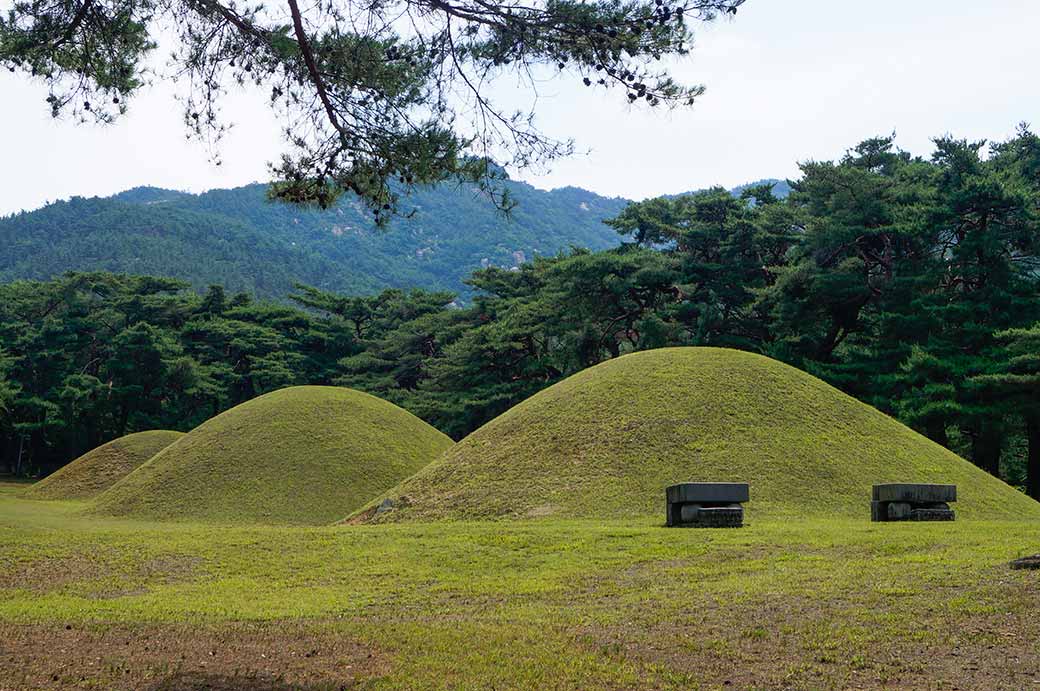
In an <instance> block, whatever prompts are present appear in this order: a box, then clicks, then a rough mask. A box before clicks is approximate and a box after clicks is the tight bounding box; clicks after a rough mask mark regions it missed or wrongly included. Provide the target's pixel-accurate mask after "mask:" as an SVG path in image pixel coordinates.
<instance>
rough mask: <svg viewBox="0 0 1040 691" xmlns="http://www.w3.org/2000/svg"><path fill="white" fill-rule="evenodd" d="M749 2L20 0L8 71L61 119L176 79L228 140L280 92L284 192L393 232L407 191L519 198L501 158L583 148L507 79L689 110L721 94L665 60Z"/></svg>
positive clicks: (279, 173) (275, 192)
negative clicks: (349, 206)
mask: <svg viewBox="0 0 1040 691" xmlns="http://www.w3.org/2000/svg"><path fill="white" fill-rule="evenodd" d="M743 2H744V0H684V1H683V2H679V3H673V2H667V3H666V2H664V1H663V0H655V1H654V2H651V1H650V0H626V1H625V2H620V1H618V0H599V1H597V2H584V1H582V2H577V1H575V0H546V1H544V2H537V3H534V4H529V3H517V2H514V1H513V0H504V1H500V2H497V3H488V2H484V1H483V0H475V1H474V0H451V1H445V0H441V1H438V2H436V3H433V4H430V3H424V2H418V1H417V0H396V1H390V0H386V1H384V2H379V3H374V4H363V3H354V2H351V1H350V0H330V1H329V2H326V3H323V4H319V5H313V4H305V5H302V6H301V4H300V3H298V2H297V0H288V3H287V6H284V7H279V8H277V9H275V8H271V7H266V6H264V5H255V6H249V7H242V6H236V4H235V3H234V2H230V1H228V0H205V1H204V2H195V1H194V0H191V1H189V0H185V1H174V2H155V1H154V0H132V1H131V0H72V1H70V2H63V3H57V4H48V3H44V4H41V3H38V2H31V1H26V0H18V1H17V2H14V3H12V4H11V6H10V7H9V8H7V9H6V10H5V12H4V14H3V15H0V66H3V67H5V68H7V69H9V70H10V71H11V72H21V73H23V74H25V75H26V76H27V77H28V78H32V79H34V80H37V81H41V82H43V83H44V84H46V85H47V87H48V89H49V91H50V94H49V96H48V97H47V104H48V106H49V110H50V112H51V114H52V115H53V116H54V117H57V116H59V115H60V114H62V113H65V112H69V111H71V112H72V113H74V114H75V115H77V116H78V117H80V118H81V119H84V120H86V119H88V118H93V119H96V120H98V121H100V122H110V121H112V120H113V119H115V118H116V117H118V116H119V115H121V114H122V113H124V112H125V110H126V107H127V105H126V104H127V101H128V100H129V99H131V98H132V97H133V96H134V95H135V94H136V92H137V90H138V88H139V87H140V86H141V85H142V84H143V83H145V82H146V81H147V80H148V79H154V78H160V79H162V78H165V79H167V80H171V81H172V80H176V81H177V82H178V85H179V86H180V87H182V89H183V92H184V101H185V113H184V122H185V125H186V127H187V129H188V132H189V138H190V137H191V136H195V137H198V138H199V139H202V140H203V141H205V142H206V143H208V144H210V145H211V146H212V145H214V144H216V143H217V142H218V141H219V140H220V138H221V136H222V135H223V134H224V133H225V132H226V130H227V129H228V127H230V124H228V123H225V122H223V121H222V119H221V116H220V112H221V105H222V103H223V101H224V98H225V96H226V95H227V93H228V91H229V90H230V89H235V90H239V89H242V88H249V87H252V88H255V89H257V90H259V91H260V92H261V93H264V94H269V95H270V106H271V108H272V109H273V110H274V112H275V114H276V115H277V116H278V117H279V118H280V119H281V121H282V123H283V125H284V128H283V129H284V136H285V140H286V143H287V144H288V147H289V150H288V152H286V153H284V154H283V155H282V157H281V161H280V162H279V163H278V164H275V165H272V166H271V172H272V173H273V174H274V175H275V177H276V180H275V182H274V184H272V186H271V187H270V189H269V190H268V194H269V196H270V197H272V198H274V199H279V200H284V201H289V202H294V203H297V204H300V205H315V206H318V207H320V208H323V209H324V208H329V207H330V206H332V205H333V204H334V203H335V202H336V201H337V200H338V199H339V198H340V197H341V196H342V195H343V194H344V193H349V194H351V195H352V197H353V200H354V201H360V202H361V203H363V204H364V205H365V206H366V207H367V210H368V211H369V212H370V213H371V214H372V215H374V219H375V221H376V222H377V223H380V224H383V223H385V222H386V220H387V218H388V217H389V216H391V215H392V214H393V213H394V212H396V211H397V209H398V201H399V192H400V191H401V190H402V189H404V190H414V189H416V188H421V187H423V186H430V185H433V184H436V183H439V182H443V181H447V180H456V181H463V182H469V183H474V184H476V185H478V187H479V188H480V189H481V190H482V191H484V192H485V193H487V194H488V195H490V196H491V197H492V198H493V199H494V200H495V201H496V203H497V206H499V207H501V208H509V207H510V206H511V204H512V202H511V200H510V195H509V190H508V189H505V188H502V187H500V186H499V185H498V184H497V183H498V182H500V181H501V180H502V178H503V175H502V168H501V166H502V165H512V166H513V167H516V168H525V167H529V166H531V165H534V164H539V163H545V162H548V161H551V160H554V159H557V158H559V157H561V156H565V155H567V154H569V153H571V151H572V149H573V147H572V144H571V143H570V142H567V141H563V142H561V141H556V140H553V139H550V138H549V137H547V136H545V135H544V134H543V133H542V132H541V131H540V130H539V129H538V128H537V127H536V126H535V125H534V120H535V117H534V116H535V113H534V111H533V109H531V110H530V111H529V112H527V113H524V112H522V111H520V112H516V113H511V112H509V111H507V110H505V109H503V108H501V107H499V106H496V105H495V103H494V99H493V98H492V96H493V95H492V94H491V93H490V91H491V89H490V88H489V85H491V84H493V83H495V82H496V81H497V80H500V79H502V78H503V77H509V78H513V79H514V80H516V81H517V82H518V83H520V84H522V85H524V86H526V88H528V89H530V90H531V91H534V90H536V89H537V86H538V84H539V83H541V82H543V81H544V80H545V79H546V78H547V77H550V76H557V77H569V79H570V80H571V81H572V82H574V83H578V81H579V80H581V82H583V83H584V84H585V85H586V86H591V85H592V80H593V78H595V79H596V81H597V84H598V85H599V86H602V87H603V88H604V89H608V90H612V91H614V92H620V93H621V94H623V98H625V99H626V100H627V102H628V103H630V104H633V103H636V102H637V101H638V103H639V105H644V104H645V105H648V106H651V107H654V106H658V105H664V106H669V107H681V106H690V105H692V104H693V101H694V99H695V98H697V97H699V96H700V95H701V94H702V93H703V92H704V87H703V86H701V85H699V84H688V85H687V84H680V83H679V82H677V81H676V80H675V79H673V78H672V76H671V75H670V74H669V71H668V70H667V69H663V68H662V67H661V66H660V65H659V64H658V61H659V60H661V58H662V57H663V56H674V55H686V54H687V53H688V52H689V48H688V46H689V44H690V43H691V41H692V39H693V32H692V26H691V25H692V24H694V23H698V22H708V21H711V20H712V19H714V18H715V17H716V16H717V15H718V14H720V13H721V14H727V15H731V14H736V12H737V8H738V7H739V6H740V5H741V4H743ZM419 16H421V20H419V21H408V22H401V21H400V19H401V18H402V17H419ZM159 33H163V35H164V39H165V41H167V42H169V43H170V44H171V45H172V51H171V52H170V54H169V65H168V67H169V72H167V73H165V74H162V73H160V74H159V75H156V74H155V72H154V71H153V70H152V69H150V68H148V67H146V64H147V62H148V57H149V55H150V53H151V52H152V51H153V50H154V49H155V48H156V46H157V45H158V44H157V36H158V34H159ZM146 75H147V77H146Z"/></svg>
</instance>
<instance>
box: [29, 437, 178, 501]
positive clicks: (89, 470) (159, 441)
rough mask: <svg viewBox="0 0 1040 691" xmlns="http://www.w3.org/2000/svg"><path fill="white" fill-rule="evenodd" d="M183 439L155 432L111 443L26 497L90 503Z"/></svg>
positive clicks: (49, 478)
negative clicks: (82, 500) (91, 498)
mask: <svg viewBox="0 0 1040 691" xmlns="http://www.w3.org/2000/svg"><path fill="white" fill-rule="evenodd" d="M182 436H184V433H183V432H171V431H170V430H165V429H158V430H150V431H148V432H136V433H134V434H128V435H126V436H124V437H119V438H118V439H113V440H112V441H110V442H108V443H107V444H102V445H101V446H99V447H97V448H96V449H94V450H93V451H88V452H87V453H85V454H83V455H82V456H80V457H79V458H77V459H76V460H74V461H72V462H71V463H69V464H68V465H66V466H64V467H62V468H60V469H58V470H56V471H55V472H53V473H51V474H50V475H48V476H47V477H45V478H44V479H42V480H40V481H39V482H37V483H36V484H34V485H33V486H32V487H30V488H29V490H28V491H27V492H26V493H25V496H26V498H28V499H89V498H90V497H93V496H95V495H98V494H100V493H101V492H104V491H105V490H106V489H108V488H109V487H111V486H112V485H114V484H115V483H117V482H118V481H120V480H122V479H123V478H124V477H126V476H127V475H129V474H130V473H131V472H133V471H134V470H135V469H136V468H137V467H138V466H140V465H141V464H142V463H144V462H146V461H147V460H148V459H149V458H151V457H152V456H154V455H155V454H157V453H159V452H160V451H162V450H163V449H165V448H166V447H167V446H169V445H170V444H172V443H173V442H175V441H177V440H178V439H179V438H180V437H182Z"/></svg>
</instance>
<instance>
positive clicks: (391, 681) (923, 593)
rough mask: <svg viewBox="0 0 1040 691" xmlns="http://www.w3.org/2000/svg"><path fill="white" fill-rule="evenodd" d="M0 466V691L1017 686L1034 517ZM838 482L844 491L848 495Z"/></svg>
mask: <svg viewBox="0 0 1040 691" xmlns="http://www.w3.org/2000/svg"><path fill="white" fill-rule="evenodd" d="M24 489H25V485H17V484H8V485H4V486H0V689H4V690H7V689H18V690H19V691H20V690H22V689H33V688H90V689H164V690H168V691H170V690H182V689H202V688H207V689H223V690H228V691H230V690H239V689H260V690H262V691H284V690H287V689H308V690H311V689H339V688H362V689H399V688H402V689H403V688H409V689H411V688H420V689H425V688H431V689H590V688H609V689H629V688H649V689H776V688H785V689H786V688H791V689H828V688H842V689H844V688H866V689H874V688H891V689H908V688H915V689H916V688H921V689H955V688H956V689H1015V690H1019V689H1030V688H1036V689H1040V643H1038V641H1040V572H1035V571H1033V572H1030V571H1012V570H1010V569H1009V568H1008V567H1007V562H1008V561H1009V560H1011V559H1013V558H1015V557H1018V556H1022V555H1025V554H1032V553H1036V552H1040V523H1011V522H1007V523H1000V522H980V521H971V520H962V521H958V522H956V523H952V524H871V523H869V522H868V520H867V518H866V514H867V513H868V511H867V508H868V507H867V506H866V504H867V502H866V501H864V514H865V517H864V518H863V519H861V520H852V519H834V520H814V521H805V522H799V521H791V520H787V521H779V520H775V521H756V520H755V518H754V513H753V509H752V511H751V513H750V525H749V526H748V527H746V528H744V529H741V530H683V529H665V528H662V527H660V526H659V525H658V522H657V521H655V520H651V519H640V520H632V521H622V520H615V521H611V522H607V523H603V522H597V521H592V520H586V521H555V520H554V521H549V520H545V521H529V522H515V523H513V522H511V523H504V522H498V523H426V524H424V523H415V524H407V525H351V526H338V527H328V528H303V527H291V528H290V527H244V526H231V527H218V526H213V525H191V524H157V523H142V522H136V523H135V522H130V521H122V520H115V519H100V518H84V517H83V515H82V514H81V513H79V512H78V509H80V508H82V504H78V503H76V502H60V501H51V502H36V501H27V500H24V499H21V498H19V496H18V495H19V494H20V493H21V492H23V491H24ZM864 499H867V497H865V498H864Z"/></svg>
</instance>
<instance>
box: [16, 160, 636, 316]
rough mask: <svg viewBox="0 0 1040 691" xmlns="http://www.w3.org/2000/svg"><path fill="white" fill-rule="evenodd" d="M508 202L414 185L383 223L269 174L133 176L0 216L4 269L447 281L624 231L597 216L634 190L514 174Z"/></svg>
mask: <svg viewBox="0 0 1040 691" xmlns="http://www.w3.org/2000/svg"><path fill="white" fill-rule="evenodd" d="M505 184H506V186H507V187H508V190H509V193H510V194H511V195H513V197H514V198H515V200H516V201H517V207H516V208H515V209H514V210H512V211H511V212H510V214H508V215H505V214H502V213H501V212H499V211H498V210H496V209H495V207H494V206H493V205H492V204H491V203H490V202H489V201H488V200H487V199H486V198H484V197H483V196H481V194H480V192H479V191H477V190H476V189H475V188H474V187H471V186H447V185H445V186H441V187H438V188H433V189H426V190H418V191H416V192H415V193H414V194H412V195H411V196H409V197H408V198H407V199H406V200H405V202H404V204H403V205H402V207H403V210H405V211H406V212H407V211H411V213H408V214H407V216H402V217H400V218H398V219H395V220H394V221H393V223H392V224H391V227H390V228H388V229H378V228H376V227H375V225H374V224H373V222H372V220H371V215H370V214H369V212H367V211H366V210H365V209H364V208H362V207H361V205H360V204H358V203H357V202H356V201H354V200H351V199H347V200H345V201H344V202H343V203H341V204H340V205H338V206H337V207H336V208H334V209H331V210H328V211H319V210H317V209H304V208H299V207H294V206H289V205H285V204H279V203H272V202H268V201H266V199H265V186H264V185H260V184H254V185H247V186H245V187H239V188H235V189H229V190H212V191H210V192H206V193H203V194H197V195H196V194H188V193H184V192H175V191H171V190H165V189H159V188H155V187H137V188H134V189H131V190H127V191H126V192H121V193H120V194H117V195H115V196H112V197H107V198H98V197H94V198H90V199H86V198H82V197H73V198H72V199H70V200H68V201H60V202H55V203H53V204H49V205H47V206H45V207H43V208H41V209H37V210H35V211H30V212H22V213H18V214H15V215H12V216H8V217H6V218H2V219H0V282H6V281H10V280H13V279H20V278H29V279H47V278H51V277H53V276H55V275H59V274H61V273H64V272H66V271H74V270H75V271H91V270H105V271H113V272H120V273H135V274H149V275H158V276H171V277H175V278H182V279H185V280H187V281H190V282H191V284H192V285H193V286H194V287H195V288H200V289H201V288H204V287H205V286H207V285H209V284H211V283H219V284H222V285H224V286H226V287H227V288H228V289H230V290H236V291H246V292H249V293H253V294H254V295H257V296H259V297H282V296H285V295H286V294H287V293H289V292H290V291H291V290H292V286H293V284H294V283H298V282H299V283H306V284H308V285H313V286H316V287H319V288H322V289H326V290H333V291H338V292H344V293H353V294H360V293H372V292H377V291H379V290H381V289H384V288H395V287H396V288H427V289H444V290H452V291H455V292H458V293H461V294H463V295H465V294H466V293H467V292H468V290H467V288H466V286H465V285H464V284H463V280H464V279H465V278H466V276H468V275H469V274H470V273H471V272H472V271H473V270H474V269H478V268H480V267H481V266H489V265H494V266H504V267H511V266H516V265H518V264H520V263H522V262H524V261H528V260H530V259H532V258H533V257H535V256H537V255H539V254H541V255H547V254H555V253H557V252H559V251H561V250H565V249H567V248H569V247H571V246H580V247H587V248H590V249H594V250H596V249H605V248H607V247H611V246H614V245H616V244H617V243H618V242H619V238H618V236H617V234H616V233H615V232H614V231H613V230H612V229H611V228H608V227H607V226H605V225H603V223H602V221H603V220H604V219H606V218H610V217H612V216H614V215H616V214H617V213H618V212H620V211H621V209H622V208H624V206H625V205H626V204H627V203H628V200H626V199H622V198H619V197H615V198H607V197H602V196H599V195H597V194H594V193H592V192H589V191H587V190H583V189H580V188H577V187H564V188H560V189H555V190H552V191H548V192H547V191H543V190H539V189H536V188H534V187H532V186H530V185H528V184H525V183H522V182H515V181H509V182H507V183H505Z"/></svg>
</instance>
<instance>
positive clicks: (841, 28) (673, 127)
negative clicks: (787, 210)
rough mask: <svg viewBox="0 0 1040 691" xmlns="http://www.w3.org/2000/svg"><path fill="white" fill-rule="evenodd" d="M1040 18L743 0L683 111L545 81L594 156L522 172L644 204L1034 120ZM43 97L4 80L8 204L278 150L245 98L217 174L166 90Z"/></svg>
mask: <svg viewBox="0 0 1040 691" xmlns="http://www.w3.org/2000/svg"><path fill="white" fill-rule="evenodd" d="M4 5H6V3H5V2H2V1H0V7H2V6H4ZM1038 30H1040V2H1037V1H1036V0H991V1H989V2H980V1H979V0H971V1H969V0H873V1H872V2H854V1H853V0H747V2H746V4H745V5H744V7H743V8H741V10H740V13H739V14H738V15H737V17H736V19H735V20H733V21H722V22H719V23H717V24H714V25H712V26H710V27H707V28H703V29H700V30H699V32H698V34H697V40H696V47H695V51H694V54H693V55H692V56H691V57H690V58H688V59H686V60H684V61H682V62H681V63H679V64H678V65H677V66H676V68H675V73H676V75H677V76H679V77H680V78H681V79H683V80H685V81H695V82H701V83H704V84H706V85H707V87H708V92H707V93H706V94H705V95H704V96H703V97H702V99H701V100H700V102H699V103H698V105H697V106H695V107H694V108H693V109H692V110H684V111H678V112H674V113H666V112H661V111H657V110H653V111H651V110H648V109H629V107H628V106H627V105H624V104H622V103H621V102H622V101H623V100H624V98H623V94H621V93H620V92H617V91H611V92H609V93H608V94H603V93H596V92H595V91H594V90H592V89H586V88H584V87H582V86H581V85H580V83H576V81H559V82H552V83H549V84H547V85H545V86H544V87H543V88H542V90H541V94H540V101H539V122H540V123H541V125H542V127H543V128H544V129H545V130H546V131H547V132H548V133H550V134H553V135H557V136H561V137H567V136H573V137H575V139H576V142H577V145H578V147H579V148H580V149H582V150H587V151H589V153H588V154H587V155H586V154H582V155H578V156H576V157H575V158H573V159H570V160H566V161H561V162H558V163H557V164H555V165H554V167H553V169H552V170H551V171H549V172H547V173H545V172H542V173H538V174H532V173H522V172H521V173H519V174H518V175H516V177H519V178H521V179H525V180H528V181H529V182H531V183H532V184H535V185H537V186H539V187H546V188H550V187H559V186H563V185H576V186H581V187H585V188H588V189H591V190H594V191H596V192H599V193H601V194H607V195H621V196H626V197H631V198H637V199H638V198H644V197H648V196H655V195H658V194H665V193H672V192H680V191H685V190H690V189H696V188H701V187H706V186H709V185H712V184H722V185H725V186H734V185H737V184H739V183H742V182H747V181H750V180H755V179H758V178H763V177H793V176H796V175H797V163H798V161H802V160H807V159H832V158H835V157H838V156H840V155H841V154H842V152H843V151H844V150H845V149H847V148H848V147H850V146H852V145H853V144H855V143H856V142H858V141H860V140H862V139H864V138H866V137H869V136H873V135H876V134H885V133H889V132H892V131H893V130H894V131H896V132H897V134H898V142H899V144H900V145H901V147H902V148H904V149H907V150H909V151H912V152H914V153H920V154H928V153H930V151H931V143H930V139H931V138H932V137H934V136H936V135H940V134H944V133H950V134H953V135H955V136H958V137H965V138H971V139H1002V138H1005V137H1008V136H1010V135H1011V134H1012V133H1013V132H1014V129H1015V126H1016V125H1017V123H1019V122H1022V121H1027V122H1034V124H1036V125H1037V126H1038V127H1040V122H1038V121H1040V117H1038V114H1040V89H1037V81H1036V74H1035V70H1036V67H1037V65H1040V41H1038V40H1037V39H1036V36H1037V31H1038ZM45 97H46V91H45V90H44V89H43V87H42V86H39V85H32V84H28V83H26V82H25V81H23V80H22V79H20V78H18V77H16V76H15V75H11V74H9V73H8V72H6V71H4V72H3V74H2V75H0V131H2V132H3V138H4V140H3V147H2V149H0V150H2V151H3V158H4V159H5V160H4V161H3V164H2V165H0V214H6V213H10V212H13V211H17V210H19V209H23V208H25V209H31V208H35V207H38V206H40V205H42V204H43V203H45V202H46V201H49V200H55V199H61V198H66V197H68V196H70V195H82V196H92V195H107V194H112V193H115V192H118V191H120V190H123V189H126V188H129V187H133V186H136V185H155V186H160V187H169V188H173V189H181V190H189V191H202V190H205V189H210V188H213V187H231V186H235V185H240V184H244V183H247V182H250V181H254V180H261V179H264V178H265V174H266V167H265V163H266V162H267V161H269V160H273V159H274V158H276V156H277V155H278V154H279V153H280V152H281V151H282V148H281V143H280V141H279V138H278V134H277V125H276V123H275V121H274V120H273V119H272V117H271V116H270V115H269V113H268V111H267V109H266V108H265V106H264V99H263V98H262V97H261V96H258V95H255V94H254V95H242V96H236V97H235V98H234V99H232V100H231V101H230V102H229V107H228V111H227V113H228V115H229V116H230V118H231V119H232V120H233V121H234V122H235V123H236V127H235V129H234V130H233V132H232V134H231V135H230V136H229V137H228V138H227V139H226V140H225V142H224V145H223V147H222V149H221V154H222V158H223V165H222V166H220V167H219V168H218V167H216V166H214V165H213V164H211V163H210V162H209V158H208V154H207V151H206V150H205V149H204V148H202V147H201V146H200V145H197V144H190V143H186V142H185V139H184V128H183V125H182V123H181V119H180V118H181V113H180V110H179V107H178V105H177V104H176V103H175V102H174V101H173V100H172V98H171V96H170V92H169V87H155V88H153V89H152V90H151V91H148V92H146V93H144V94H142V96H141V97H139V98H138V99H137V100H136V101H135V102H134V103H133V104H132V109H131V112H130V114H129V115H128V116H127V117H126V118H125V119H123V120H121V121H120V122H119V123H118V124H116V125H113V126H108V127H100V126H93V125H92V126H82V125H74V124H73V123H71V122H63V121H54V120H52V119H51V118H50V116H49V115H48V109H47V105H46V103H45V102H44V99H45Z"/></svg>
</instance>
